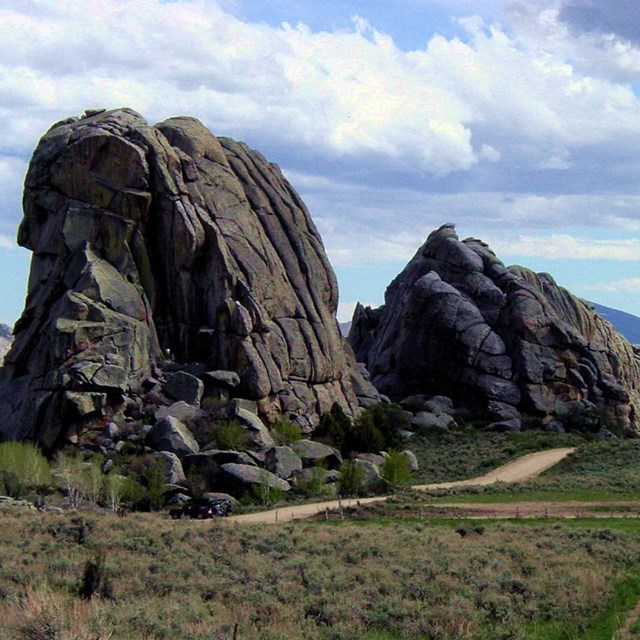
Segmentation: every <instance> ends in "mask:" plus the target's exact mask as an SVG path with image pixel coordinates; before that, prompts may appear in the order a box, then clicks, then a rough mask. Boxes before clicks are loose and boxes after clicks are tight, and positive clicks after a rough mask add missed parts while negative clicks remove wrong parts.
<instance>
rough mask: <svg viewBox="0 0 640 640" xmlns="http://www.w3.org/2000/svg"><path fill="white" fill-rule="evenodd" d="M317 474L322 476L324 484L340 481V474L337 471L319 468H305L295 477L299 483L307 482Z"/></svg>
mask: <svg viewBox="0 0 640 640" xmlns="http://www.w3.org/2000/svg"><path fill="white" fill-rule="evenodd" d="M318 473H320V474H322V482H323V483H324V484H334V483H336V482H338V481H339V480H340V472H339V471H338V470H337V469H322V468H321V467H307V468H306V469H302V471H299V472H298V473H296V474H295V477H296V478H297V479H298V480H299V481H301V482H309V480H313V478H314V477H315V474H318Z"/></svg>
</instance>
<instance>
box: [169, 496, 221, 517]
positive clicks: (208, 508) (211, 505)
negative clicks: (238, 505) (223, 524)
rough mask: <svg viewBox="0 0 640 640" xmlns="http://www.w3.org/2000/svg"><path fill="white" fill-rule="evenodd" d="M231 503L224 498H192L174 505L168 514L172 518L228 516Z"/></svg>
mask: <svg viewBox="0 0 640 640" xmlns="http://www.w3.org/2000/svg"><path fill="white" fill-rule="evenodd" d="M232 508H233V505H232V504H231V502H230V501H229V500H225V499H224V498H221V499H217V500H208V499H206V498H192V499H191V500H189V501H188V502H185V503H184V504H183V505H182V506H181V507H174V508H173V509H171V510H170V511H169V515H170V516H171V517H172V518H174V519H178V518H182V517H187V518H198V519H200V520H204V519H205V518H217V517H220V516H228V515H229V514H230V513H231V510H232Z"/></svg>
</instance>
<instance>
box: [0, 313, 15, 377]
mask: <svg viewBox="0 0 640 640" xmlns="http://www.w3.org/2000/svg"><path fill="white" fill-rule="evenodd" d="M12 340H13V336H12V335H11V327H8V326H7V325H6V324H1V323H0V366H1V365H2V362H3V360H4V356H5V354H6V353H7V351H9V347H10V346H11V341H12Z"/></svg>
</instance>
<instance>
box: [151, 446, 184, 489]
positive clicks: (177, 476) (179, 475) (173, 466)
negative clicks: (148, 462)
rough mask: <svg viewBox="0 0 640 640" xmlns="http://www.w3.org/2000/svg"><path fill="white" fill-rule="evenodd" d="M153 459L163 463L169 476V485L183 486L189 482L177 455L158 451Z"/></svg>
mask: <svg viewBox="0 0 640 640" xmlns="http://www.w3.org/2000/svg"><path fill="white" fill-rule="evenodd" d="M153 457H154V458H155V459H156V460H159V461H160V462H161V463H162V465H163V468H164V472H165V474H166V476H167V484H175V485H182V484H184V483H185V482H186V481H187V478H186V476H185V475H184V469H183V468H182V463H181V462H180V458H178V456H177V455H176V454H175V453H171V452H170V451H158V452H156V453H154V454H153Z"/></svg>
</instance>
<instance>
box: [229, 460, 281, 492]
mask: <svg viewBox="0 0 640 640" xmlns="http://www.w3.org/2000/svg"><path fill="white" fill-rule="evenodd" d="M220 470H221V474H222V482H223V483H224V485H225V486H229V488H230V491H232V493H233V492H236V493H239V494H242V493H244V492H245V491H246V490H247V489H251V487H254V486H262V487H269V488H270V489H278V490H280V491H289V490H290V489H291V485H290V484H289V483H288V482H287V481H286V480H283V479H282V478H278V476H276V475H275V474H273V473H271V472H270V471H267V470H266V469H260V468H258V467H252V466H249V465H246V464H235V463H233V462H229V463H227V464H223V465H222V466H221V467H220Z"/></svg>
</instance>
